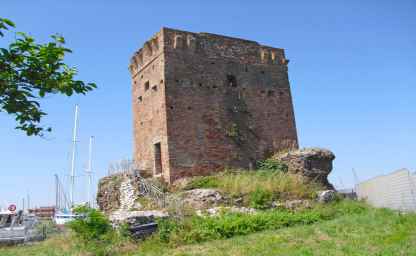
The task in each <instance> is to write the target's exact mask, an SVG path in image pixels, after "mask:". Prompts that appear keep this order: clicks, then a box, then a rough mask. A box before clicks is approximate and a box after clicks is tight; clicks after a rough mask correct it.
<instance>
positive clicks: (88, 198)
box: [87, 136, 94, 207]
mask: <svg viewBox="0 0 416 256" xmlns="http://www.w3.org/2000/svg"><path fill="white" fill-rule="evenodd" d="M93 141H94V136H91V137H90V143H89V147H88V171H87V177H88V182H87V186H88V187H87V202H88V204H89V206H90V207H93V205H92V200H91V184H92V143H93Z"/></svg>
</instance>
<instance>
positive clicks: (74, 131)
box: [69, 105, 78, 207]
mask: <svg viewBox="0 0 416 256" xmlns="http://www.w3.org/2000/svg"><path fill="white" fill-rule="evenodd" d="M77 126H78V105H75V120H74V130H73V137H72V159H71V174H70V182H71V184H70V195H69V196H70V199H69V200H70V203H71V205H70V206H71V207H72V206H74V186H75V155H76V146H77Z"/></svg>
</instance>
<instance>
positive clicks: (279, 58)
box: [129, 27, 289, 75]
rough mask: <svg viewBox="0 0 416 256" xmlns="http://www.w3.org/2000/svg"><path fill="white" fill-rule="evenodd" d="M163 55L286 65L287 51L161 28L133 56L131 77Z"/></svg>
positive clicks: (241, 41) (251, 42)
mask: <svg viewBox="0 0 416 256" xmlns="http://www.w3.org/2000/svg"><path fill="white" fill-rule="evenodd" d="M164 52H171V53H178V54H198V55H200V56H201V57H205V58H209V59H215V58H221V59H224V58H226V59H230V60H231V61H235V62H240V63H243V64H259V65H262V64H263V65H273V64H275V65H287V64H288V63H289V60H288V59H286V57H285V53H284V49H282V48H274V47H270V46H265V45H261V44H259V43H258V42H255V41H250V40H245V39H240V38H234V37H228V36H222V35H216V34H211V33H204V32H201V33H193V32H187V31H182V30H177V29H171V28H164V27H163V28H162V29H161V30H160V31H159V32H157V33H156V34H155V35H154V36H153V37H152V38H151V39H150V40H148V41H146V42H145V43H144V45H143V47H142V48H140V49H139V50H138V51H137V52H135V53H134V55H133V57H132V58H131V60H130V65H129V70H130V72H131V74H132V75H135V74H136V73H138V72H139V71H140V70H141V69H142V68H143V67H145V66H146V65H147V64H148V63H149V62H151V61H153V60H154V59H155V58H157V57H158V56H160V55H161V54H162V53H164Z"/></svg>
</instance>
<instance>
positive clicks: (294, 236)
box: [136, 209, 416, 256]
mask: <svg viewBox="0 0 416 256" xmlns="http://www.w3.org/2000/svg"><path fill="white" fill-rule="evenodd" d="M415 227H416V215H414V214H413V215H399V214H397V213H394V212H392V211H389V210H375V209H370V210H367V211H365V212H363V213H359V214H349V215H344V216H340V217H337V218H336V219H333V220H329V221H325V222H319V223H315V224H312V225H303V226H296V227H289V228H283V229H279V230H270V231H263V232H258V233H254V234H251V235H247V236H237V237H233V238H231V239H223V240H216V241H211V242H205V243H200V244H195V245H186V246H179V247H176V248H167V247H166V246H163V245H162V244H158V243H156V242H154V241H153V242H152V241H149V242H148V244H146V243H145V244H144V245H143V246H142V248H141V252H138V253H137V254H136V255H137V256H141V255H147V256H152V255H157V256H163V255H172V256H174V255H176V256H191V255H194V256H197V255H201V256H202V255H204V256H220V255H224V256H226V255H227V256H237V255H238V256H244V255H262V256H277V255H285V256H286V255H293V256H301V255H302V256H308V255H322V256H324V255H325V256H326V255H331V256H332V255H334V256H337V255H357V256H364V255H377V256H393V255H394V256H396V255H403V256H404V255H406V256H411V255H416V229H415Z"/></svg>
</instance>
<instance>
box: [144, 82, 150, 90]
mask: <svg viewBox="0 0 416 256" xmlns="http://www.w3.org/2000/svg"><path fill="white" fill-rule="evenodd" d="M149 87H150V83H149V81H146V83H144V90H145V91H147V90H149Z"/></svg>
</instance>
